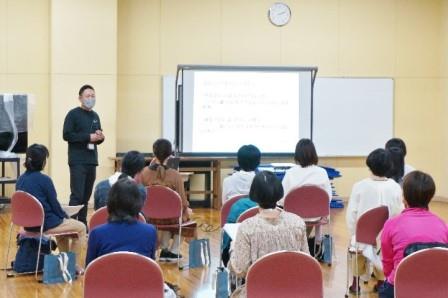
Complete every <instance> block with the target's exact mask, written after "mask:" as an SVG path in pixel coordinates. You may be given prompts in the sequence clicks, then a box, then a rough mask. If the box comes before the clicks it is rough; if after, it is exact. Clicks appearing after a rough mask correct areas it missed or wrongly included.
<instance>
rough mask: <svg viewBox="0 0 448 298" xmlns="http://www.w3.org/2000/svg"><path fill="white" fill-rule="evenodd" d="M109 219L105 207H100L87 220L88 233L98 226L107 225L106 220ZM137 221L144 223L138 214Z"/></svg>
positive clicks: (143, 219)
mask: <svg viewBox="0 0 448 298" xmlns="http://www.w3.org/2000/svg"><path fill="white" fill-rule="evenodd" d="M108 218H109V212H108V211H107V207H101V208H99V209H98V210H96V211H95V212H94V213H93V214H92V217H90V220H89V223H88V225H89V231H91V230H93V229H94V228H96V227H97V226H99V225H102V224H105V223H107V219H108ZM138 221H140V222H146V219H145V217H144V216H143V215H142V214H141V213H140V214H139V215H138Z"/></svg>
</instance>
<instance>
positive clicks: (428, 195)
mask: <svg viewBox="0 0 448 298" xmlns="http://www.w3.org/2000/svg"><path fill="white" fill-rule="evenodd" d="M435 190H436V186H435V184H434V180H433V179H432V178H431V176H429V175H428V174H425V173H423V172H420V171H414V172H411V173H409V174H408V175H406V177H405V179H404V182H403V196H404V203H405V207H406V208H405V209H404V210H403V212H401V214H400V215H398V216H396V217H393V218H391V219H389V220H388V221H386V223H385V225H384V228H383V233H382V235H381V252H382V255H383V271H384V274H385V276H386V281H385V282H384V284H383V285H382V286H381V287H380V289H379V297H380V298H389V297H391V298H393V297H394V279H395V271H396V269H397V267H398V264H399V263H400V262H401V260H402V259H403V253H404V250H405V249H406V247H407V246H408V245H409V244H412V243H416V242H423V243H429V242H440V243H448V228H447V225H446V224H445V222H444V221H443V220H442V219H440V218H439V217H438V216H436V215H435V214H433V213H431V212H430V211H429V209H428V205H429V202H430V201H431V199H432V198H433V196H434V193H435Z"/></svg>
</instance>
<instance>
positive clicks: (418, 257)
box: [394, 248, 448, 298]
mask: <svg viewBox="0 0 448 298" xmlns="http://www.w3.org/2000/svg"><path fill="white" fill-rule="evenodd" d="M447 280H448V249H446V248H428V249H423V250H420V251H417V252H415V253H413V254H411V255H409V256H408V257H406V258H404V259H403V260H402V261H401V262H400V264H398V268H397V271H396V273H395V285H394V286H395V287H394V288H395V297H396V298H414V297H431V298H442V297H447V293H448V283H447Z"/></svg>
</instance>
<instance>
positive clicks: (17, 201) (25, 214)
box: [11, 190, 45, 227]
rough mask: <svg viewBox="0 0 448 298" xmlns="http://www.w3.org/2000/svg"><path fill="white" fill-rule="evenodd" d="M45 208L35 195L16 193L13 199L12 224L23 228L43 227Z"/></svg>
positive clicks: (22, 192)
mask: <svg viewBox="0 0 448 298" xmlns="http://www.w3.org/2000/svg"><path fill="white" fill-rule="evenodd" d="M44 218H45V214H44V208H43V207H42V204H41V203H40V202H39V200H38V199H36V198H35V197H34V196H33V195H31V194H29V193H27V192H24V191H20V190H18V191H16V192H14V194H13V195H12V197H11V222H12V223H13V224H15V225H18V226H22V227H41V226H42V225H43V224H44Z"/></svg>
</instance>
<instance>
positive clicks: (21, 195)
mask: <svg viewBox="0 0 448 298" xmlns="http://www.w3.org/2000/svg"><path fill="white" fill-rule="evenodd" d="M44 219H45V214H44V208H43V207H42V204H41V203H40V202H39V200H38V199H36V198H35V197H34V196H33V195H31V194H29V193H27V192H24V191H16V192H15V193H14V194H13V195H12V197H11V224H10V228H9V237H8V238H9V241H8V248H7V253H6V259H5V262H6V266H5V268H8V259H9V250H10V246H11V236H12V228H13V226H14V225H16V226H20V227H23V228H31V227H39V228H40V230H39V232H37V233H36V232H27V231H25V230H23V231H22V232H21V234H22V235H25V236H36V235H37V236H39V249H38V252H37V261H36V270H35V271H34V275H35V278H36V279H37V272H38V266H39V259H40V247H41V244H42V237H43V236H47V237H52V236H67V237H78V233H76V232H65V233H44ZM28 273H31V272H25V273H23V274H28ZM6 274H7V276H8V273H6Z"/></svg>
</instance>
